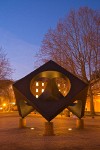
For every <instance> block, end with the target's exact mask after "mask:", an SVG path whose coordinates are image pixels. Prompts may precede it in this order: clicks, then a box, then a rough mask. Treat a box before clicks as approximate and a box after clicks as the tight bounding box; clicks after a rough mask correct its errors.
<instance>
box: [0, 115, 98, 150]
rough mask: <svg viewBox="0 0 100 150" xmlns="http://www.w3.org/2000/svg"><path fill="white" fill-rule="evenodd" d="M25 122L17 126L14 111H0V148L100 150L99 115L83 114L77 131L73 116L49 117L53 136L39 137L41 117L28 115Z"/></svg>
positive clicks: (41, 124) (42, 125)
mask: <svg viewBox="0 0 100 150" xmlns="http://www.w3.org/2000/svg"><path fill="white" fill-rule="evenodd" d="M26 121H27V128H25V129H19V128H18V125H19V115H18V113H10V114H8V113H7V114H2V113H0V150H100V117H95V118H94V119H92V118H90V117H85V118H84V124H85V128H84V129H83V130H79V129H76V118H73V117H70V118H69V117H64V116H62V117H61V116H58V117H56V118H55V119H53V120H52V122H53V123H54V132H55V136H43V134H44V122H46V120H45V119H44V118H43V117H41V116H37V115H34V114H32V115H29V116H28V117H26ZM31 127H33V129H31ZM69 128H72V130H71V131H69V130H68V129H69Z"/></svg>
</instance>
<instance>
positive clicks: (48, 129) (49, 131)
mask: <svg viewBox="0 0 100 150" xmlns="http://www.w3.org/2000/svg"><path fill="white" fill-rule="evenodd" d="M44 135H45V136H53V135H54V129H53V122H45V131H44Z"/></svg>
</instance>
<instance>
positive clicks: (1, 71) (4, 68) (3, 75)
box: [0, 48, 12, 80]
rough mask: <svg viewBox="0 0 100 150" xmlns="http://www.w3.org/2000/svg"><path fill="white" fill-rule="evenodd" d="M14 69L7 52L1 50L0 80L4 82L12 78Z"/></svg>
mask: <svg viewBox="0 0 100 150" xmlns="http://www.w3.org/2000/svg"><path fill="white" fill-rule="evenodd" d="M11 74H12V69H11V66H10V63H9V60H8V59H7V55H6V54H5V52H4V51H3V50H2V48H0V80H4V79H7V78H11Z"/></svg>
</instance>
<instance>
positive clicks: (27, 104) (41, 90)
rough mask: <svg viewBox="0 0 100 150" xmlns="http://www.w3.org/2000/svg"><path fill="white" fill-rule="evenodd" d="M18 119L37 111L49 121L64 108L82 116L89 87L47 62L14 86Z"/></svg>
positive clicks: (56, 65) (59, 67)
mask: <svg viewBox="0 0 100 150" xmlns="http://www.w3.org/2000/svg"><path fill="white" fill-rule="evenodd" d="M13 88H14V93H15V97H16V104H17V106H18V111H19V115H20V116H21V117H22V118H24V117H26V116H27V115H28V114H29V113H30V112H32V111H33V110H37V111H38V112H39V113H40V114H41V115H42V116H43V117H44V118H45V119H46V120H47V121H51V120H52V119H53V118H54V117H56V116H57V115H58V114H59V113H60V112H62V111H63V110H64V109H65V108H67V109H68V110H69V111H71V112H72V113H73V114H75V115H76V116H77V117H78V118H82V117H83V116H84V110H85V103H86V97H87V90H88V84H86V83H85V82H83V81H82V80H80V79H79V78H77V77H76V76H74V75H73V74H71V73H70V72H68V71H67V70H65V69H64V68H62V67H61V66H59V65H58V64H57V63H55V62H54V61H51V60H50V61H49V62H47V63H45V64H44V65H42V66H41V67H39V68H38V69H36V70H35V71H33V72H31V73H30V74H28V75H27V76H25V77H24V78H22V79H20V80H18V81H17V82H15V83H14V84H13Z"/></svg>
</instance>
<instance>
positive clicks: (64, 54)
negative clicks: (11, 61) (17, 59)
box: [38, 7, 100, 116]
mask: <svg viewBox="0 0 100 150" xmlns="http://www.w3.org/2000/svg"><path fill="white" fill-rule="evenodd" d="M38 58H40V62H41V60H42V61H43V62H46V61H47V60H50V59H52V60H54V61H56V62H57V63H58V64H60V65H61V66H63V67H64V68H66V69H67V70H69V71H70V72H71V73H73V74H74V75H76V76H78V77H79V78H80V79H82V80H84V81H85V82H87V83H89V93H90V110H91V115H92V116H94V113H95V112H94V105H93V93H92V88H91V81H92V80H93V78H92V77H93V76H92V74H93V73H94V72H98V71H100V12H99V11H95V10H92V9H89V8H88V7H83V8H80V9H79V10H78V11H75V10H71V11H70V13H69V15H68V16H66V17H65V18H64V19H62V20H59V22H58V24H57V27H56V28H55V29H50V30H48V32H47V34H46V35H45V37H44V39H43V42H42V46H41V49H40V53H39V54H38ZM99 75H100V74H99ZM99 78H100V76H99ZM94 80H95V78H94Z"/></svg>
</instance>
